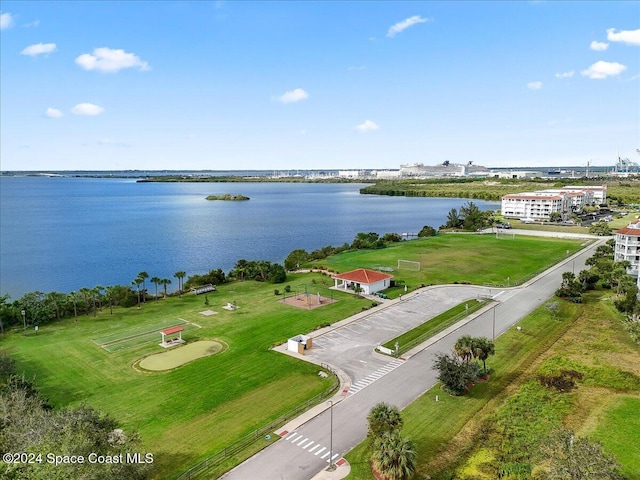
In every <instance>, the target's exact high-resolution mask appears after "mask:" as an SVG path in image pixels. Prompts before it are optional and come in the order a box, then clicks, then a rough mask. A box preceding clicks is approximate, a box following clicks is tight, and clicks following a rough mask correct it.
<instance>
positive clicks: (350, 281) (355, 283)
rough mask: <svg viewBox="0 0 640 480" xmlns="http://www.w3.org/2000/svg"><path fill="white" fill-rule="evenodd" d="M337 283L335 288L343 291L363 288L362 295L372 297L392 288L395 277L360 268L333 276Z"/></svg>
mask: <svg viewBox="0 0 640 480" xmlns="http://www.w3.org/2000/svg"><path fill="white" fill-rule="evenodd" d="M331 278H333V280H334V282H335V285H334V286H335V288H342V289H343V290H347V289H349V288H350V289H355V288H357V287H360V288H361V291H362V293H364V294H366V295H371V294H373V293H376V292H380V291H382V290H385V289H386V288H389V287H390V286H391V279H392V278H393V275H390V274H388V273H382V272H378V271H376V270H369V269H367V268H358V269H356V270H351V271H350V272H345V273H339V274H337V275H332V276H331Z"/></svg>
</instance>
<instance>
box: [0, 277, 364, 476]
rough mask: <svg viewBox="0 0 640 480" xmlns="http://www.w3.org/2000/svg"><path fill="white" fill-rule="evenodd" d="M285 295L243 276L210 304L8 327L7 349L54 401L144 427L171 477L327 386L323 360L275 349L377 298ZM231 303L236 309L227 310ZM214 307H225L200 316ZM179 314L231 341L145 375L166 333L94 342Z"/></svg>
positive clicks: (197, 333)
mask: <svg viewBox="0 0 640 480" xmlns="http://www.w3.org/2000/svg"><path fill="white" fill-rule="evenodd" d="M325 278H326V277H322V276H321V275H320V274H306V275H291V276H290V278H289V282H288V283H289V284H290V285H291V286H292V287H294V288H295V286H296V285H297V284H301V285H302V284H303V283H307V284H311V282H312V280H315V281H317V282H318V283H319V284H320V283H321V281H322V280H323V279H325ZM278 298H281V297H277V296H275V295H274V285H273V284H260V283H257V282H237V283H232V284H228V285H221V286H220V287H219V289H218V291H217V292H216V293H210V294H209V295H208V299H209V302H210V305H208V306H207V305H205V304H204V300H205V298H204V296H199V297H195V296H193V295H185V296H183V297H181V298H178V297H174V298H167V299H165V300H158V301H150V302H147V303H146V304H145V305H144V306H143V307H142V308H141V309H140V310H137V309H136V308H131V309H126V310H125V309H114V315H113V316H110V315H109V312H108V309H105V310H104V311H103V312H101V313H99V314H98V316H97V317H96V318H93V317H92V316H80V317H79V318H78V322H77V323H75V322H74V320H73V319H70V320H65V321H62V322H59V323H56V324H52V325H44V326H41V327H40V330H39V331H38V333H37V334H35V333H33V332H32V333H30V334H28V335H27V336H24V335H22V334H21V333H19V332H15V333H13V334H9V335H7V336H6V337H5V338H4V339H3V342H2V343H3V349H5V350H7V351H8V352H9V354H10V355H11V356H12V357H13V358H15V359H16V360H17V362H18V367H19V369H24V370H25V373H26V376H27V377H29V378H30V377H32V376H35V377H36V381H37V383H38V386H39V387H40V388H41V391H42V393H43V394H44V395H45V396H47V397H49V398H50V399H51V400H52V402H53V403H54V404H55V405H57V406H64V405H69V404H79V403H81V402H86V403H87V404H89V405H91V406H93V407H95V408H98V409H100V410H102V411H104V412H108V413H110V414H111V415H113V416H114V417H115V418H116V419H117V420H118V421H120V422H122V423H123V424H124V426H125V428H126V427H133V428H136V429H138V430H139V432H140V434H141V437H142V439H143V449H144V450H145V451H148V452H151V453H154V457H155V459H156V461H155V462H154V464H155V468H156V472H157V477H158V478H167V477H170V476H173V475H176V474H177V473H179V472H180V471H182V470H185V469H186V468H188V467H189V466H191V465H192V464H194V463H196V462H197V461H198V460H200V459H202V458H204V457H206V456H207V455H208V454H211V453H213V452H215V451H217V450H218V449H220V448H223V447H225V446H227V445H228V444H230V443H231V442H232V441H234V440H235V439H237V438H240V437H242V436H244V435H245V434H247V433H249V432H251V431H253V430H254V429H255V428H256V427H258V426H259V425H263V424H266V423H268V421H269V420H272V419H274V418H277V417H278V416H280V415H282V414H284V413H286V412H288V411H289V410H290V409H292V408H293V407H295V406H297V405H299V404H300V403H302V402H304V401H305V400H306V399H308V398H311V397H312V396H315V395H317V394H318V393H320V392H322V391H324V390H326V389H327V388H329V387H330V386H331V385H332V383H333V380H332V379H331V378H328V379H322V378H320V377H319V376H318V375H317V372H318V367H317V366H314V365H311V364H308V363H306V362H300V361H298V360H295V359H293V358H291V357H288V356H285V355H281V354H278V353H275V352H273V351H270V350H269V347H270V346H272V345H275V344H278V343H281V342H283V341H285V340H286V339H287V338H289V337H290V336H293V335H296V334H299V333H306V332H309V331H312V330H313V329H315V328H316V327H317V326H319V325H322V324H326V323H331V322H334V321H336V320H339V319H342V318H345V317H347V316H349V315H352V314H354V313H356V312H359V311H361V310H362V307H363V306H366V305H369V304H370V301H368V300H363V299H356V298H355V297H354V296H353V295H348V294H344V293H340V292H335V293H334V298H336V299H338V301H337V302H335V303H333V304H330V305H327V306H325V307H322V308H318V309H315V310H304V309H299V308H295V307H292V306H289V305H283V304H281V303H279V302H277V299H278ZM234 301H235V302H237V304H238V305H239V307H240V308H239V309H238V310H236V311H233V312H230V311H227V310H225V309H223V308H221V307H222V306H223V305H226V304H227V302H234ZM208 309H211V310H214V311H217V312H218V314H217V315H211V316H208V317H207V316H204V315H201V314H200V313H199V312H201V311H204V310H208ZM176 318H182V319H185V320H188V321H191V322H193V323H196V324H198V325H200V326H202V328H200V329H198V328H194V329H190V330H187V331H185V332H184V333H183V338H184V339H185V340H187V341H194V340H198V339H219V340H222V341H223V342H225V343H226V344H227V345H228V346H229V347H228V348H227V349H226V350H224V351H223V352H221V353H219V354H218V355H214V356H211V357H206V358H202V359H199V360H197V361H194V362H191V363H188V364H186V365H184V366H183V367H180V368H177V369H175V370H172V371H169V372H159V373H141V372H139V371H136V370H135V369H134V368H133V367H132V365H133V363H134V362H135V361H136V360H138V359H139V358H141V357H142V356H144V355H148V354H151V353H154V352H160V351H164V349H162V348H161V347H159V346H158V345H157V343H159V341H160V335H159V334H156V335H157V342H153V343H150V344H144V345H141V346H137V347H136V346H133V347H132V348H129V349H126V350H122V351H117V352H114V353H109V352H107V351H105V350H104V349H103V348H102V347H100V346H98V345H97V344H96V343H94V342H93V341H92V339H95V338H105V337H107V336H108V335H114V336H116V337H117V335H118V332H125V333H127V332H130V331H139V330H143V331H144V330H145V329H146V327H145V325H148V324H154V325H155V324H160V323H166V322H163V320H167V321H168V322H169V323H172V322H173V320H172V319H176ZM107 338H111V337H107ZM256 412H260V415H256ZM185 432H189V433H188V434H186V433H185ZM220 432H224V434H223V435H221V434H220ZM178 445H179V448H177V447H176V446H178Z"/></svg>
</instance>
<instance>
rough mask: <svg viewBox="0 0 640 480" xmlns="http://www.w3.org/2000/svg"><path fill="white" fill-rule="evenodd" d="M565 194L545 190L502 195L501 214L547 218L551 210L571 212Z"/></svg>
mask: <svg viewBox="0 0 640 480" xmlns="http://www.w3.org/2000/svg"><path fill="white" fill-rule="evenodd" d="M570 206H571V200H570V199H569V196H568V195H566V194H559V193H545V192H524V193H513V194H509V195H505V196H503V197H502V215H503V216H504V217H507V218H527V219H528V218H530V219H533V220H549V216H550V215H551V214H552V213H553V212H560V214H562V215H563V216H565V215H566V214H567V213H569V212H571V208H570Z"/></svg>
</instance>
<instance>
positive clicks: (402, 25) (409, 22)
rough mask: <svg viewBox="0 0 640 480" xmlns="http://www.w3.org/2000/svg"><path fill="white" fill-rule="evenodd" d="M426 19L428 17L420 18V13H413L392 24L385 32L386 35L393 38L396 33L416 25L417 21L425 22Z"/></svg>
mask: <svg viewBox="0 0 640 480" xmlns="http://www.w3.org/2000/svg"><path fill="white" fill-rule="evenodd" d="M428 21H429V19H428V18H422V17H421V16H420V15H414V16H413V17H409V18H406V19H404V20H402V21H401V22H398V23H396V24H395V25H392V26H391V27H390V28H389V31H388V32H387V37H389V38H393V37H395V36H396V34H397V33H400V32H402V31H404V30H406V29H407V28H409V27H411V26H413V25H416V24H418V23H426V22H428Z"/></svg>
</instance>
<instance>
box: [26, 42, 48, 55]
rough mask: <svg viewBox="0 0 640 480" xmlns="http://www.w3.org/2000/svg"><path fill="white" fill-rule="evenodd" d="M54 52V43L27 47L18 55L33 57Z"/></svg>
mask: <svg viewBox="0 0 640 480" xmlns="http://www.w3.org/2000/svg"><path fill="white" fill-rule="evenodd" d="M55 51H56V44H55V43H36V44H35V45H29V46H28V47H26V48H25V49H24V50H22V51H21V52H20V55H31V56H32V57H35V56H36V55H40V54H42V53H51V52H55Z"/></svg>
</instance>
